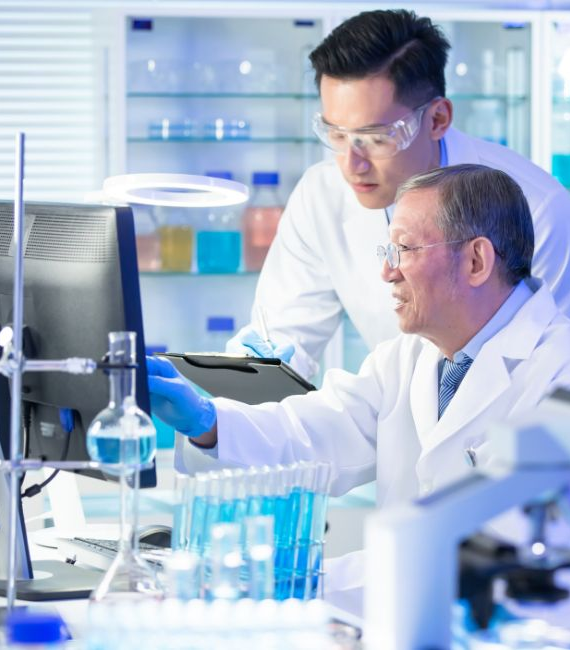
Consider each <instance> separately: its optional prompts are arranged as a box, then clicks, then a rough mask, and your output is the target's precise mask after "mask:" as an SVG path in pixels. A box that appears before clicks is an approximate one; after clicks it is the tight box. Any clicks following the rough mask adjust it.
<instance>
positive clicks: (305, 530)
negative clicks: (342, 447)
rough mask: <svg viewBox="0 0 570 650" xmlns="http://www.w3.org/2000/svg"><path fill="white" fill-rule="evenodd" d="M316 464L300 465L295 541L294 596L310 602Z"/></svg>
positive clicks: (304, 462) (302, 463) (301, 463)
mask: <svg viewBox="0 0 570 650" xmlns="http://www.w3.org/2000/svg"><path fill="white" fill-rule="evenodd" d="M315 469H316V467H315V463H312V462H307V461H301V462H300V463H299V472H298V477H299V498H300V503H299V523H298V526H297V534H296V539H295V573H294V586H293V593H292V596H293V597H294V598H301V599H302V600H308V598H309V597H310V593H311V588H310V573H311V571H310V570H309V552H310V547H311V530H312V524H313V504H314V496H315V486H314V483H315Z"/></svg>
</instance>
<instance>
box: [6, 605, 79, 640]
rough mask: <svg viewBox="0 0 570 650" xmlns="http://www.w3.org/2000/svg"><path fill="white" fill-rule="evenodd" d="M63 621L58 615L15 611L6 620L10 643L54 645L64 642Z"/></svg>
mask: <svg viewBox="0 0 570 650" xmlns="http://www.w3.org/2000/svg"><path fill="white" fill-rule="evenodd" d="M63 630H64V626H63V621H62V619H61V617H60V616H58V615H57V614H48V613H32V612H26V611H14V612H12V613H11V614H9V616H8V617H7V619H6V635H7V637H8V641H9V642H10V643H29V644H33V643H54V642H56V641H64V640H65V639H66V638H67V636H66V635H65V633H64V631H63Z"/></svg>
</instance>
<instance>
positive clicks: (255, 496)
mask: <svg viewBox="0 0 570 650" xmlns="http://www.w3.org/2000/svg"><path fill="white" fill-rule="evenodd" d="M259 472H260V470H259V468H258V467H249V468H248V469H247V470H246V472H245V480H246V486H247V516H248V517H255V516H256V515H260V514H261V507H262V503H263V500H262V495H261V490H260V478H259Z"/></svg>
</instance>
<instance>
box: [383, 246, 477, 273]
mask: <svg viewBox="0 0 570 650" xmlns="http://www.w3.org/2000/svg"><path fill="white" fill-rule="evenodd" d="M466 241H471V240H470V239H454V240H453V241H438V242H435V244H424V245H423V246H402V245H398V244H392V243H391V242H390V243H389V244H386V246H378V247H377V249H376V255H378V258H379V259H380V264H384V260H386V261H387V262H388V266H389V267H390V268H391V269H397V268H398V267H399V266H400V255H401V254H402V253H409V252H410V251H419V250H421V249H422V248H434V247H435V246H446V245H449V244H464V243H465V242H466Z"/></svg>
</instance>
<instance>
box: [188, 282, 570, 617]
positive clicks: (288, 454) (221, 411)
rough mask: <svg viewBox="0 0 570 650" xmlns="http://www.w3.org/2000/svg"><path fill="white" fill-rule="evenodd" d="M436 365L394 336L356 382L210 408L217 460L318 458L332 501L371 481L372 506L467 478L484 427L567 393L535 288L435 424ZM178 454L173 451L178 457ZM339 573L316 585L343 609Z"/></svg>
mask: <svg viewBox="0 0 570 650" xmlns="http://www.w3.org/2000/svg"><path fill="white" fill-rule="evenodd" d="M440 359H441V353H440V352H439V350H438V349H437V348H436V347H435V346H434V345H433V344H431V343H430V342H428V341H426V340H425V339H422V338H420V337H418V336H415V335H406V334H402V335H400V336H399V337H398V338H396V339H393V340H390V341H386V342H384V343H382V344H380V345H378V347H377V348H376V349H375V350H374V351H373V352H372V353H371V354H370V355H369V356H368V357H367V358H366V360H365V361H364V363H363V365H362V368H361V370H360V372H359V373H358V375H352V374H350V373H347V372H345V371H343V370H331V371H329V372H328V373H327V374H326V376H325V382H324V385H323V388H322V389H321V390H319V391H315V392H313V393H309V394H307V395H303V396H293V397H289V398H287V399H285V400H283V401H282V402H280V403H267V404H261V405H258V406H249V405H245V404H242V403H240V402H234V401H232V400H227V399H221V398H219V399H216V400H214V401H215V405H216V410H217V416H218V447H217V455H218V458H219V459H220V460H221V461H223V462H230V463H232V464H233V463H235V464H238V465H239V464H243V465H250V464H251V465H261V464H270V465H272V464H276V463H290V462H293V461H295V460H300V459H306V460H311V459H319V460H327V461H330V462H331V463H332V477H333V482H332V494H333V495H341V494H344V493H345V492H347V491H348V490H350V489H351V488H353V487H355V486H357V485H360V484H363V483H366V482H368V481H371V480H373V479H374V478H376V480H377V504H378V506H388V505H390V504H397V503H401V502H403V501H405V500H407V499H410V498H413V497H416V496H418V495H420V494H427V493H429V492H431V491H433V490H435V489H437V488H440V487H442V486H444V485H445V484H447V483H449V482H451V481H454V480H457V479H459V478H461V477H463V476H465V475H466V474H467V473H468V472H470V471H473V469H472V468H470V467H469V466H468V464H467V463H466V461H465V450H466V449H467V448H471V449H472V450H474V451H475V454H476V457H477V464H478V466H484V465H485V464H486V463H488V462H490V461H491V460H492V459H490V458H488V452H487V453H486V450H485V447H486V443H485V431H486V430H487V428H488V427H489V425H490V424H491V423H492V422H497V421H501V420H504V419H505V418H509V417H511V416H517V415H519V414H521V413H523V412H524V411H526V410H528V409H531V408H532V407H533V406H535V405H536V404H538V402H539V401H540V400H541V399H542V398H543V397H544V396H545V395H547V394H548V393H549V392H550V391H551V390H552V389H553V387H554V386H557V385H564V386H570V320H568V319H567V318H566V317H565V316H562V315H561V314H560V312H559V311H558V309H557V307H556V305H555V303H554V301H553V299H552V296H551V294H550V292H549V291H548V289H547V288H546V287H545V286H542V287H541V288H540V289H538V290H537V291H536V293H534V295H533V296H532V297H531V298H530V299H529V300H528V301H527V302H526V303H525V304H524V305H523V306H522V307H521V309H520V310H519V311H518V312H517V314H516V315H515V316H514V318H513V319H512V321H511V322H510V323H509V324H508V325H507V326H506V327H505V328H503V329H502V330H501V331H500V332H498V333H497V334H496V335H495V336H494V337H492V338H491V339H490V340H489V341H487V342H486V343H485V344H484V345H483V347H482V348H481V351H480V353H479V354H478V355H477V357H476V358H475V360H474V362H473V364H472V366H471V368H470V370H469V371H468V373H467V374H466V376H465V378H464V380H463V381H462V383H461V384H460V386H459V389H458V391H457V393H456V394H455V396H454V397H453V399H452V400H451V402H450V404H449V406H448V407H447V410H446V411H445V413H444V414H443V416H442V418H441V419H440V420H439V421H438V419H437V405H438V362H439V360H440ZM189 447H190V446H189V445H188V442H187V441H186V444H185V445H179V450H178V451H179V454H180V452H181V451H184V449H185V448H186V449H189ZM179 466H180V463H179ZM347 566H348V567H349V568H348V570H347V571H346V573H345V572H343V570H342V568H339V567H336V570H335V571H331V572H330V573H331V575H330V576H329V579H328V581H327V582H325V585H327V587H328V589H329V590H330V591H332V592H336V594H333V595H332V596H331V598H332V599H333V600H335V603H336V604H338V605H340V606H345V607H346V608H348V609H350V608H351V606H350V604H347V603H346V602H345V601H344V600H343V594H342V590H343V589H344V588H345V587H348V589H349V592H350V593H352V594H353V591H354V588H355V587H357V586H360V585H361V584H362V577H363V574H362V572H361V571H359V570H358V567H359V566H360V561H359V558H358V557H357V558H355V557H352V558H351V559H349V561H348V564H347ZM351 590H352V591H351ZM347 593H348V592H347ZM350 593H349V595H348V598H350V597H351V595H350ZM339 594H340V597H339Z"/></svg>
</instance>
